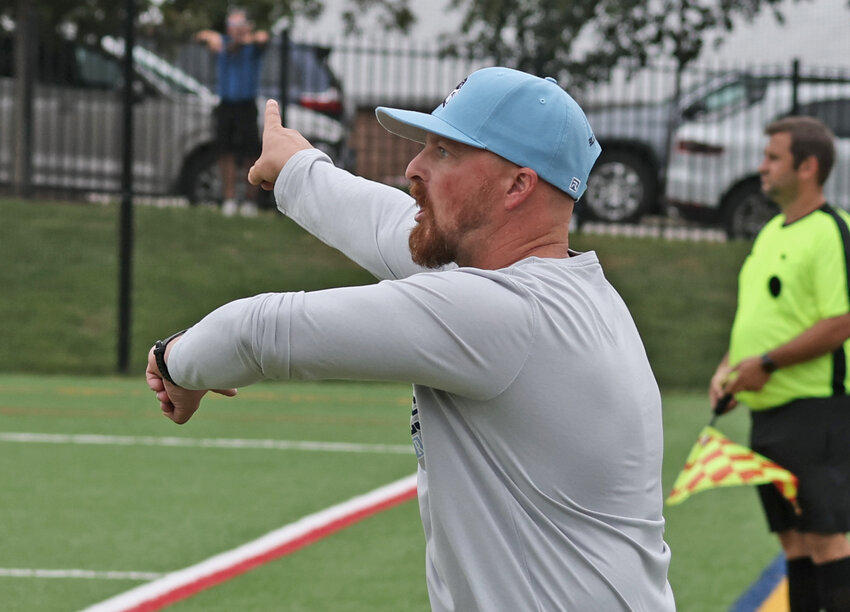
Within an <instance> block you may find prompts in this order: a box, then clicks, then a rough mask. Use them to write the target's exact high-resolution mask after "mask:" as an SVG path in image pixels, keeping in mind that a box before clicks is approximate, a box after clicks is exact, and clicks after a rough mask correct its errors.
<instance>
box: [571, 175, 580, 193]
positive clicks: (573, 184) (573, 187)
mask: <svg viewBox="0 0 850 612" xmlns="http://www.w3.org/2000/svg"><path fill="white" fill-rule="evenodd" d="M579 187H581V181H580V180H579V179H578V177H577V176H574V177H573V180H571V181H570V191H578V188H579Z"/></svg>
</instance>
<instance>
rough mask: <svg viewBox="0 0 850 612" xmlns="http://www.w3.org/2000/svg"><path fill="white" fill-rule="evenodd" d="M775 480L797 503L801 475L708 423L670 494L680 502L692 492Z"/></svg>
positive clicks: (791, 499)
mask: <svg viewBox="0 0 850 612" xmlns="http://www.w3.org/2000/svg"><path fill="white" fill-rule="evenodd" d="M769 482H772V483H773V484H775V485H776V487H777V488H778V489H779V492H780V493H782V495H784V496H785V497H786V498H787V499H788V501H790V502H791V503H792V504H793V505H794V509H795V510H796V511H797V512H798V513H799V509H798V507H797V477H796V476H794V474H792V473H791V472H789V471H788V470H786V469H785V468H783V467H781V466H779V465H777V464H776V463H774V462H773V461H771V460H770V459H768V458H767V457H764V456H763V455H759V454H758V453H756V452H754V451H752V450H750V449H749V448H747V447H746V446H741V445H740V444H735V443H734V442H732V441H731V440H730V439H729V438H727V437H726V436H724V435H723V434H722V433H720V432H719V431H717V430H716V429H714V428H713V427H705V428H704V429H703V430H702V432H700V436H699V439H698V440H697V443H696V444H694V447H693V448H692V449H691V452H690V453H689V454H688V459H687V461H685V467H684V469H682V472H681V474H679V476H678V477H677V478H676V482H675V483H674V484H673V492H672V493H670V497H668V498H667V503H668V504H669V505H674V504H680V503H682V502H683V501H685V500H686V499H687V498H688V497H689V496H691V495H693V494H694V493H699V492H700V491H705V490H706V489H713V488H715V487H731V486H735V485H755V484H766V483H769Z"/></svg>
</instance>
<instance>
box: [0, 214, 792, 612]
mask: <svg viewBox="0 0 850 612" xmlns="http://www.w3.org/2000/svg"><path fill="white" fill-rule="evenodd" d="M135 229H136V232H135V248H134V253H135V260H134V276H133V278H134V283H133V317H132V319H133V327H132V340H131V345H132V360H131V368H132V371H133V372H138V373H139V375H137V376H133V377H132V378H121V377H118V378H116V377H110V376H104V375H110V374H113V373H114V372H115V369H116V361H117V359H116V352H117V351H116V329H117V317H118V315H117V308H116V303H117V287H118V260H117V253H118V244H117V233H118V232H117V230H118V210H117V207H116V206H115V205H85V204H65V203H30V202H23V201H17V200H12V199H7V200H0V264H2V265H0V286H2V287H3V299H0V339H2V342H0V372H5V373H6V374H0V419H2V426H0V429H2V430H5V431H27V432H37V433H96V434H115V435H146V436H174V435H179V436H195V437H229V438H263V439H265V438H275V439H293V440H318V441H350V442H365V443H378V442H380V443H388V444H407V443H408V430H409V402H410V390H409V388H408V387H406V386H404V385H381V384H348V383H324V384H309V383H288V384H271V383H267V384H262V385H258V386H255V387H252V388H249V389H244V390H242V391H241V392H240V396H239V397H238V398H236V399H234V400H226V399H223V398H214V399H212V400H211V401H209V402H208V403H207V404H206V405H205V406H204V407H203V409H202V412H200V413H199V414H198V415H197V416H196V417H195V419H193V420H192V422H191V423H190V424H189V425H187V426H184V427H182V428H177V427H176V426H174V425H173V424H171V423H170V422H169V421H167V420H165V419H164V418H163V417H162V416H160V415H159V413H158V409H157V407H156V405H155V402H154V401H153V398H152V397H151V394H150V392H149V391H148V390H147V389H146V388H145V385H144V382H143V380H142V376H141V372H142V371H143V369H144V362H145V357H146V353H147V349H148V347H149V346H150V345H151V343H152V342H153V340H155V339H156V338H158V337H162V336H164V335H166V334H168V333H170V332H172V331H174V330H177V329H181V328H183V327H186V326H188V325H191V324H192V323H194V322H195V321H196V320H198V319H199V318H200V317H202V316H203V315H205V314H206V313H207V312H209V311H210V310H211V309H213V308H215V307H217V306H218V305H220V304H222V303H225V302H227V301H230V300H232V299H236V298H239V297H244V296H246V295H253V294H256V293H260V292H263V291H295V290H312V289H320V288H325V287H333V286H340V285H352V284H365V283H371V282H373V281H374V279H372V277H371V276H370V275H369V274H368V273H366V272H364V271H363V270H361V269H359V268H358V267H357V266H355V265H354V264H352V263H351V262H349V261H348V260H347V259H345V258H344V257H343V256H342V255H341V254H339V253H338V252H336V251H334V250H333V249H330V248H328V247H326V246H324V245H322V244H320V243H319V242H318V241H316V240H315V239H314V238H312V237H310V236H309V235H307V234H306V233H305V232H303V231H302V230H300V229H299V228H297V227H296V226H295V225H294V224H293V223H292V222H291V221H289V220H287V219H285V218H283V217H282V216H280V215H277V214H275V213H271V212H265V213H263V214H261V215H260V217H259V218H257V219H244V218H232V219H225V218H223V217H222V216H221V215H220V214H218V213H217V212H215V211H212V210H209V209H205V208H199V209H157V208H152V207H144V206H139V207H137V208H136V210H135ZM572 246H573V247H574V248H576V249H578V250H595V251H597V253H598V254H599V256H600V259H601V260H602V263H603V265H604V267H605V270H606V274H607V275H608V277H609V278H610V280H611V281H612V283H613V284H614V286H615V287H616V288H617V289H618V290H619V291H620V293H621V294H622V295H623V297H624V298H625V300H626V302H627V303H628V305H629V307H630V309H631V311H632V313H633V316H634V318H635V321H636V323H637V325H638V328H639V329H640V331H641V335H642V336H643V339H644V342H645V344H646V347H647V352H648V354H649V357H650V360H651V362H652V364H653V368H654V370H655V373H656V376H657V377H658V379H659V382H660V383H661V385H662V389H664V410H665V446H666V455H665V466H664V483H665V491H669V490H670V487H671V486H672V483H673V480H674V478H675V476H676V474H677V473H678V471H679V470H680V469H681V467H682V464H683V463H684V460H685V457H686V456H687V453H688V450H689V449H690V447H691V445H692V444H693V443H694V441H695V440H696V436H697V433H698V432H699V430H700V429H701V427H702V426H703V425H704V424H705V423H706V421H707V419H708V408H707V400H706V398H705V393H704V391H703V389H705V387H706V386H707V382H708V378H709V377H710V375H711V373H712V372H713V370H714V367H715V365H716V363H717V361H718V359H719V358H720V356H721V355H722V353H723V352H724V350H725V348H726V339H727V336H728V333H729V327H730V325H731V320H732V315H733V313H734V308H735V284H736V276H737V271H738V269H739V267H740V265H741V263H742V261H743V259H744V257H745V256H746V253H747V251H748V249H749V245H748V244H746V243H738V242H736V243H728V244H712V243H694V242H667V241H663V240H657V239H648V238H624V237H602V236H595V235H583V234H578V235H575V236H574V237H573V240H572ZM16 373H17V374H16ZM20 373H27V374H20ZM720 429H721V430H723V431H724V432H726V433H727V434H729V435H730V437H732V438H733V439H735V440H738V441H741V442H746V430H747V419H746V414H745V413H744V412H743V411H739V412H737V413H733V414H732V415H731V416H727V417H724V418H723V420H721V422H720ZM0 449H2V453H3V454H2V461H0V482H3V495H2V496H0V524H3V525H6V526H7V529H6V530H4V537H3V545H2V546H0V567H21V568H48V569H50V568H56V569H69V568H83V569H95V570H136V571H168V570H172V569H176V568H180V567H183V566H186V565H190V564H193V563H195V562H197V561H199V560H202V559H204V558H207V557H209V556H210V555H213V554H216V553H218V552H221V551H223V550H227V549H229V548H232V547H233V546H236V545H238V544H240V543H242V542H244V541H246V540H250V539H252V538H255V537H257V536H259V535H261V534H263V533H265V532H267V531H270V530H272V529H275V528H277V527H279V526H281V525H282V524H285V523H287V522H289V521H292V520H295V519H297V518H299V517H301V516H303V515H305V514H309V513H311V512H314V511H317V510H319V509H322V508H324V507H327V506H329V505H331V504H334V503H338V502H340V501H342V500H344V499H347V498H349V497H351V496H353V495H356V494H359V493H362V492H365V491H368V490H371V489H373V488H375V487H377V486H380V485H382V484H385V483H387V482H389V481H392V480H395V479H397V478H399V477H402V476H404V475H406V474H409V473H411V472H413V471H414V469H415V465H414V463H413V460H412V458H410V457H405V456H399V455H350V454H342V453H308V452H303V451H266V450H240V451H237V450H227V449H199V448H191V449H186V448H183V449H181V448H152V447H118V446H102V447H98V446H71V445H51V444H15V443H5V442H2V443H0ZM666 517H667V521H668V523H667V541H668V543H669V544H670V546H671V548H672V550H673V564H672V566H671V571H670V581H671V584H672V585H673V588H674V591H675V593H676V598H677V601H678V606H679V609H680V610H683V611H686V612H717V611H718V610H721V611H722V610H725V609H728V607H729V605H730V604H731V603H732V602H733V601H734V600H735V599H736V598H737V597H738V595H740V593H741V592H742V591H743V590H745V589H746V587H747V586H748V585H749V584H750V583H751V582H752V581H753V580H755V579H756V578H757V577H758V575H759V573H760V572H761V570H762V569H763V567H764V566H765V565H767V563H768V562H769V561H770V560H771V559H772V558H773V557H774V556H775V555H776V554H777V553H778V550H779V549H778V546H777V545H776V543H775V542H774V540H773V539H772V538H771V537H770V536H769V535H768V534H767V533H766V530H765V527H764V523H763V519H762V517H761V512H760V509H759V507H758V503H757V500H756V496H755V493H754V492H753V490H752V489H750V488H735V489H724V490H721V491H710V492H706V493H701V494H699V495H697V496H695V497H694V498H692V499H689V500H688V501H687V502H685V503H684V504H682V505H681V506H675V507H670V508H668V509H667V510H666ZM423 557H424V543H423V538H422V527H421V524H420V521H419V517H418V510H417V507H416V504H415V502H408V503H405V504H403V505H401V506H399V507H397V508H394V509H392V510H390V511H388V512H385V513H382V514H381V515H379V516H376V517H372V518H370V519H368V520H366V521H364V522H362V523H359V524H357V525H355V526H353V527H351V528H349V529H347V530H345V531H343V532H341V533H338V534H335V535H333V536H332V537H330V538H328V539H326V540H323V541H321V542H319V543H317V544H315V545H313V546H311V547H309V548H307V549H304V550H302V551H299V552H297V553H296V554H293V555H291V556H289V557H286V558H283V559H280V560H278V561H276V562H274V563H271V564H269V565H267V566H264V567H262V568H259V569H257V570H255V571H253V572H250V573H249V574H247V575H245V576H243V577H240V578H238V579H236V580H233V581H231V582H229V583H226V584H224V585H221V586H220V587H217V588H215V589H214V590H212V591H210V592H206V593H201V594H199V595H198V596H196V597H193V598H191V599H189V600H187V601H185V602H182V603H179V604H177V605H176V606H175V607H174V609H175V610H184V611H189V610H198V611H201V610H203V611H205V612H207V611H210V610H222V611H224V610H235V609H245V610H257V611H263V610H270V611H271V610H274V611H278V610H282V611H287V610H325V609H328V610H330V609H333V610H352V611H359V610H364V611H365V610H369V611H381V610H387V611H390V610H392V611H404V610H414V611H424V610H427V608H428V605H427V595H426V593H425V584H424V560H423ZM135 584H138V583H135V582H129V581H128V582H114V581H102V580H59V579H56V580H39V579H15V578H2V577H0V602H2V604H3V605H2V608H3V609H4V610H13V611H14V610H20V611H27V612H30V611H33V610H35V611H39V612H40V611H45V612H47V611H53V610H57V611H58V610H69V609H79V608H81V607H84V606H85V605H88V604H91V603H94V602H96V601H99V600H101V599H104V598H106V597H108V596H110V595H112V594H115V593H118V592H121V591H123V590H126V589H128V588H130V587H132V586H134V585H135Z"/></svg>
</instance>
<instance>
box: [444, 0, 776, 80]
mask: <svg viewBox="0 0 850 612" xmlns="http://www.w3.org/2000/svg"><path fill="white" fill-rule="evenodd" d="M781 1H782V0H652V1H650V2H647V1H646V0H452V3H451V5H450V6H451V7H452V9H453V10H463V11H465V13H464V18H463V22H462V26H461V36H462V38H461V40H459V41H454V42H451V43H447V44H446V45H445V49H446V51H447V52H449V53H460V52H461V51H464V50H465V51H466V52H467V53H469V54H471V55H476V56H482V55H483V56H487V57H492V58H493V59H494V60H495V61H496V63H500V64H506V65H510V66H512V67H514V68H518V69H520V70H526V71H529V72H533V73H535V74H541V75H543V74H545V75H553V76H558V77H560V78H561V79H562V80H565V81H567V80H568V81H570V82H571V83H573V84H577V85H581V84H582V83H584V82H587V81H598V80H602V79H604V78H606V77H607V76H608V75H609V73H610V71H611V69H612V68H613V67H614V66H615V65H617V64H618V63H620V62H622V61H624V60H631V62H630V63H631V65H633V66H635V67H641V66H645V65H646V64H647V62H648V61H649V59H650V58H651V57H653V56H656V55H659V54H664V55H666V56H672V57H673V58H674V59H675V60H676V62H677V65H678V67H679V70H680V71H681V70H682V69H683V68H684V67H685V66H686V65H687V64H688V63H690V62H692V61H693V60H694V59H695V58H697V57H698V56H699V53H700V51H701V50H702V48H703V43H704V41H705V39H706V38H707V37H709V36H711V37H713V38H714V40H715V42H719V40H721V39H722V35H723V33H728V32H730V31H731V30H732V29H733V27H734V24H735V18H736V17H738V16H741V17H744V18H746V19H752V18H753V17H754V16H755V15H756V14H758V13H759V11H760V10H761V9H762V8H763V7H765V6H769V7H771V8H772V10H773V12H774V15H775V16H776V18H777V19H778V20H780V21H781V19H782V14H781V12H780V11H779V8H778V5H779V3H780V2H781ZM444 42H445V40H444ZM587 48H589V49H590V50H589V51H585V49H587Z"/></svg>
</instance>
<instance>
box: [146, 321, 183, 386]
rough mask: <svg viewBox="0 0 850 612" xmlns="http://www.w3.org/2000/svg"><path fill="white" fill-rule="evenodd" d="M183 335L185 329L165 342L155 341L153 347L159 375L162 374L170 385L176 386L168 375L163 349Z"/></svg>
mask: <svg viewBox="0 0 850 612" xmlns="http://www.w3.org/2000/svg"><path fill="white" fill-rule="evenodd" d="M185 333H186V330H185V329H183V330H180V331H179V332H177V333H176V334H171V335H170V336H168V338H166V339H165V340H157V341H156V344H154V345H153V356H154V358H155V359H156V367H158V368H159V373H160V374H162V377H163V378H164V379H165V380H167V381H168V382H170V383H171V384H172V385H176V384H177V383H176V382H174V380H173V379H172V378H171V374H169V373H168V366H166V365H165V347H166V346H168V343H169V342H171V341H172V340H174V339H175V338H176V337H177V336H182V335H183V334H185Z"/></svg>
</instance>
